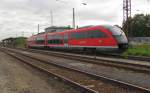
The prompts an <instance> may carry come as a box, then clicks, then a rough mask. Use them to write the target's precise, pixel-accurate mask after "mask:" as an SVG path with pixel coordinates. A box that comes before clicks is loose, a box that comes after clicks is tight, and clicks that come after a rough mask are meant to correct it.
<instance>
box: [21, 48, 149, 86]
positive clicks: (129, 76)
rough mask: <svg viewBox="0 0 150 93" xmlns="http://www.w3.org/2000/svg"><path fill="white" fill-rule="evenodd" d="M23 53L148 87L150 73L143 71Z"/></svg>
mask: <svg viewBox="0 0 150 93" xmlns="http://www.w3.org/2000/svg"><path fill="white" fill-rule="evenodd" d="M23 53H25V54H28V55H32V56H34V57H36V58H39V59H41V58H42V59H43V58H44V59H45V60H49V61H53V62H56V63H57V62H58V63H59V64H60V63H61V65H67V66H69V67H74V68H78V69H82V70H85V71H89V72H92V73H96V74H100V75H104V76H106V77H110V78H114V79H117V80H121V81H124V82H128V83H132V84H136V85H140V86H142V87H145V88H148V89H150V74H144V73H138V72H133V71H127V70H124V69H118V68H112V67H107V66H103V65H101V66H100V65H96V64H95V65H94V64H90V63H85V62H80V61H75V60H69V59H64V58H58V57H54V56H48V55H43V54H38V53H31V52H24V51H23Z"/></svg>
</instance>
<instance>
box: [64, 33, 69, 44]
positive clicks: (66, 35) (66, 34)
mask: <svg viewBox="0 0 150 93" xmlns="http://www.w3.org/2000/svg"><path fill="white" fill-rule="evenodd" d="M64 46H65V47H68V33H65V34H64Z"/></svg>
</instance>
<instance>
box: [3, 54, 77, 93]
mask: <svg viewBox="0 0 150 93" xmlns="http://www.w3.org/2000/svg"><path fill="white" fill-rule="evenodd" d="M0 93H79V92H78V91H76V90H74V89H73V88H71V87H70V86H67V85H65V84H64V83H62V82H60V81H58V80H56V79H54V78H51V77H49V76H48V75H47V74H45V73H42V72H40V71H37V69H33V68H32V67H30V66H28V65H26V64H24V63H21V62H19V61H18V60H15V59H14V58H11V57H9V56H8V55H6V54H4V53H2V52H0Z"/></svg>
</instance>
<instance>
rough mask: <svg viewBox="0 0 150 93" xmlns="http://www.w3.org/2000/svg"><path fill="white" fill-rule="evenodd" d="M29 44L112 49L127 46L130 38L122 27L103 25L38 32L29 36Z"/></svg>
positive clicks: (29, 45) (52, 46)
mask: <svg viewBox="0 0 150 93" xmlns="http://www.w3.org/2000/svg"><path fill="white" fill-rule="evenodd" d="M27 46H28V47H36V48H38V47H42V48H44V47H47V48H62V49H64V48H65V49H82V50H85V49H96V50H102V49H106V50H112V49H125V48H127V47H128V40H127V38H126V35H125V34H124V32H123V31H122V30H121V29H120V28H118V27H116V26H109V25H103V26H92V27H86V28H79V29H71V30H65V31H61V32H52V33H43V34H37V35H34V36H31V37H30V38H28V41H27Z"/></svg>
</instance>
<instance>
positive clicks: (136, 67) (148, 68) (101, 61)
mask: <svg viewBox="0 0 150 93" xmlns="http://www.w3.org/2000/svg"><path fill="white" fill-rule="evenodd" d="M21 50H24V51H30V52H34V53H41V54H46V55H51V56H56V57H62V58H67V59H73V60H78V61H84V62H87V63H95V64H98V65H105V66H113V67H117V68H124V69H127V70H132V71H138V72H144V73H150V64H146V65H145V64H141V63H137V62H136V60H134V61H132V63H131V62H122V60H118V59H116V60H111V59H110V60H108V59H107V58H100V57H96V56H87V55H80V54H71V53H62V52H54V51H44V50H37V49H21Z"/></svg>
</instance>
